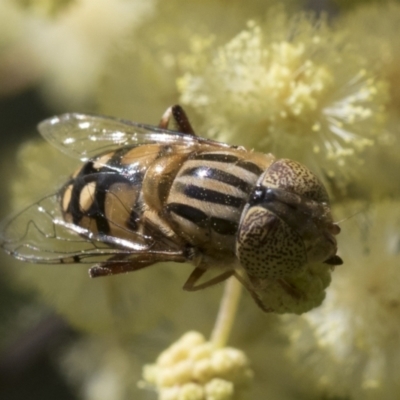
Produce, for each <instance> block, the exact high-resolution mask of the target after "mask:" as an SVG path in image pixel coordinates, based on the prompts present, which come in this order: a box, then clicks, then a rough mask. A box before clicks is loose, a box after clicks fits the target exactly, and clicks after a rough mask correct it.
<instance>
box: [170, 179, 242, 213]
mask: <svg viewBox="0 0 400 400" xmlns="http://www.w3.org/2000/svg"><path fill="white" fill-rule="evenodd" d="M177 189H178V190H179V191H180V192H181V193H183V194H184V195H185V196H187V197H188V198H189V199H195V200H200V201H207V202H209V203H213V204H223V205H225V206H231V207H236V208H239V207H242V206H243V204H244V200H243V199H242V198H240V197H236V196H232V195H230V194H225V193H221V192H218V191H216V190H212V189H206V188H203V187H200V186H197V185H191V184H189V185H188V184H182V183H178V184H177Z"/></svg>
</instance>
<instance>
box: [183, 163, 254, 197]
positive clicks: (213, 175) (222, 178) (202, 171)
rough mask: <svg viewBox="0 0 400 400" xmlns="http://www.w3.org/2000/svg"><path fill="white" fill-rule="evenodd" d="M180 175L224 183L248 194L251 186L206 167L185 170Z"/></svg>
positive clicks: (232, 176)
mask: <svg viewBox="0 0 400 400" xmlns="http://www.w3.org/2000/svg"><path fill="white" fill-rule="evenodd" d="M182 175H184V176H185V175H190V176H195V177H197V178H208V179H213V180H216V181H218V182H222V183H226V184H227V185H230V186H233V187H235V188H238V189H239V190H241V191H242V192H245V193H249V192H250V189H251V188H252V186H253V185H250V184H249V183H248V182H246V181H244V180H243V179H241V178H238V177H237V176H236V175H233V174H230V173H229V172H225V171H223V170H220V169H218V168H210V167H206V166H200V167H193V168H188V169H185V170H184V171H183V172H182Z"/></svg>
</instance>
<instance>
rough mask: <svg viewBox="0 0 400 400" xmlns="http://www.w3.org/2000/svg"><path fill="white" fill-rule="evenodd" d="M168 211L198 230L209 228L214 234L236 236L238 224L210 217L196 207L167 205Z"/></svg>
mask: <svg viewBox="0 0 400 400" xmlns="http://www.w3.org/2000/svg"><path fill="white" fill-rule="evenodd" d="M168 211H170V212H172V213H174V214H176V215H178V216H179V217H182V218H184V219H186V220H188V221H190V222H192V223H193V224H195V225H197V226H198V227H200V228H207V227H210V228H211V229H212V230H213V231H214V232H216V233H219V234H220V235H230V236H234V235H236V232H237V229H238V224H237V223H236V222H233V221H229V220H227V219H223V218H218V217H212V216H211V217H210V216H208V215H207V214H206V213H204V212H203V211H201V210H199V209H198V208H196V207H192V206H189V205H187V204H181V203H171V204H169V205H168Z"/></svg>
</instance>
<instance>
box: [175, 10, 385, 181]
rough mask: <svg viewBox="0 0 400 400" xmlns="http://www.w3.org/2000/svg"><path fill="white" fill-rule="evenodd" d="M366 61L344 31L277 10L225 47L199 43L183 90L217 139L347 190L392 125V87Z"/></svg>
mask: <svg viewBox="0 0 400 400" xmlns="http://www.w3.org/2000/svg"><path fill="white" fill-rule="evenodd" d="M365 62H366V60H365V58H364V57H363V56H362V55H361V54H358V53H356V51H355V46H354V44H352V43H351V42H348V35H347V34H346V32H345V31H343V32H342V31H335V30H333V29H332V28H330V27H329V26H328V24H327V23H326V21H324V20H323V19H322V20H318V21H316V20H315V19H314V18H313V17H311V16H309V15H307V14H300V15H297V16H296V18H290V17H288V16H287V15H286V14H285V13H283V12H281V11H279V10H274V11H271V12H270V13H269V15H268V17H267V20H266V21H263V23H255V22H251V23H249V25H248V28H247V29H246V30H244V31H242V32H240V33H239V34H238V35H236V36H235V37H234V38H233V39H231V41H229V42H228V43H226V44H225V45H223V46H215V44H214V41H213V38H212V37H206V38H199V37H195V38H194V39H193V45H192V52H191V53H189V54H186V55H183V56H182V57H181V63H182V65H183V70H184V71H186V72H185V73H184V74H183V76H182V77H181V78H179V79H178V82H177V84H178V88H179V91H180V93H181V102H182V103H183V104H185V105H187V106H189V107H190V108H191V109H194V110H195V111H197V112H198V113H199V114H200V115H201V116H202V121H203V129H204V130H205V131H206V132H208V134H209V135H210V136H212V137H217V138H218V139H221V140H224V141H229V142H231V143H240V144H242V145H244V146H247V147H248V148H255V149H257V150H262V151H271V152H272V153H274V154H275V155H277V156H285V157H289V158H294V159H297V160H299V161H301V162H303V163H305V164H306V165H308V166H309V167H310V168H312V169H313V170H314V171H316V172H317V173H319V175H320V176H321V177H329V178H330V179H331V180H334V184H335V186H336V187H344V186H346V185H347V184H348V183H349V182H350V181H351V179H354V172H355V171H354V167H357V168H360V165H362V164H363V160H362V155H360V153H362V150H364V149H365V147H368V146H372V145H374V144H376V142H377V141H376V139H377V138H378V136H379V134H380V132H381V131H382V129H383V128H384V123H385V121H386V118H387V117H386V112H385V104H386V102H387V98H388V91H387V85H386V84H385V82H384V81H382V80H380V79H378V77H376V76H375V75H374V72H373V71H369V70H367V69H366V68H365Z"/></svg>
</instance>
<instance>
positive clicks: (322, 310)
mask: <svg viewBox="0 0 400 400" xmlns="http://www.w3.org/2000/svg"><path fill="white" fill-rule="evenodd" d="M399 27H400V3H399V2H397V1H380V0H379V1H378V0H376V1H374V0H369V1H367V0H351V1H344V0H320V1H318V0H314V1H311V0H310V1H307V0H284V1H278V0H276V1H274V0H271V1H269V0H267V1H266V0H247V1H242V0H233V1H226V0H216V1H210V0H203V1H198V0H193V1H190V2H187V1H186V2H185V1H183V0H171V1H168V2H166V1H161V0H111V1H107V0H58V1H57V0H38V1H34V0H0V135H1V145H0V151H1V157H0V168H1V177H2V179H1V190H0V217H1V219H4V218H6V217H7V216H9V215H10V214H12V213H13V212H16V211H17V210H18V209H21V207H23V206H24V205H28V204H30V203H32V202H33V201H35V200H37V199H39V198H41V197H43V196H45V195H46V194H48V193H53V192H55V191H56V190H57V188H58V187H59V186H60V185H62V184H63V182H64V181H65V179H66V178H67V177H68V175H69V174H70V173H71V171H73V170H74V168H76V167H77V165H78V164H79V163H77V162H76V160H70V159H68V158H67V157H66V156H64V155H61V154H59V153H58V152H57V151H56V150H55V149H52V148H51V147H50V146H49V145H48V144H46V143H44V140H43V139H41V138H40V137H39V134H38V132H37V131H36V125H37V124H38V123H39V122H40V121H41V120H43V119H45V118H47V117H50V116H52V115H56V114H61V113H64V112H73V111H76V112H82V113H85V112H91V113H98V114H105V115H113V116H117V117H121V118H127V119H131V120H134V121H137V122H144V123H148V124H157V123H158V121H159V118H160V117H161V115H162V113H163V112H164V111H165V109H166V108H167V107H168V106H170V105H172V104H176V103H180V104H183V105H184V106H185V108H186V109H187V111H188V114H189V116H190V118H191V120H193V124H194V126H195V130H196V131H197V132H198V133H200V134H201V135H204V136H208V137H213V138H217V139H219V140H222V141H226V142H230V143H232V144H241V145H245V146H247V147H248V148H254V149H255V150H258V151H263V152H273V153H274V154H276V155H277V156H279V157H288V158H293V159H296V160H298V161H301V162H303V163H304V164H306V165H307V166H308V167H310V168H311V169H312V170H313V171H315V172H316V173H317V174H318V176H319V177H320V178H321V179H322V180H323V182H324V183H325V185H326V186H327V188H328V191H329V193H330V195H331V197H332V199H333V200H332V204H333V209H334V212H335V218H336V220H342V219H343V220H345V221H344V222H343V223H342V224H341V226H342V230H343V233H342V236H341V238H340V239H341V240H340V241H339V254H340V255H341V257H342V258H343V259H344V260H345V264H344V266H343V267H339V268H337V270H336V271H334V272H333V274H332V279H333V283H332V284H331V286H330V287H329V288H328V291H327V299H326V300H325V302H324V304H323V306H321V307H319V308H317V309H316V310H315V312H314V310H313V311H312V312H310V313H307V314H304V315H303V316H290V315H289V316H278V315H265V314H263V313H262V312H261V311H260V310H259V309H257V307H256V306H255V305H254V304H253V302H252V300H251V299H250V298H249V297H250V296H248V295H247V294H245V295H244V296H243V299H242V302H241V305H240V308H239V312H238V316H237V321H236V325H235V328H234V330H233V333H232V339H231V342H232V345H235V346H236V347H240V348H241V349H242V350H243V351H245V352H246V354H247V356H248V357H249V359H250V360H251V362H252V365H253V369H254V371H255V379H254V385H253V388H252V391H250V392H249V393H248V397H246V398H248V399H274V400H275V399H321V400H322V399H400V387H399V383H398V382H400V376H399V372H398V371H399V365H400V350H399V349H400V337H399V335H400V334H399V332H400V285H397V284H399V283H400V270H399V268H400V263H399V259H400V256H399V253H400V233H399V231H400V228H399V227H400V203H399V202H398V201H399V192H400V191H399V188H400V184H399V182H400V180H399V172H398V171H400V169H399V167H400V158H399V150H400V145H399V142H400V140H399V137H400V131H399V127H400V124H399V122H400V120H399V117H400V114H399V105H400V97H399V93H400V63H399V62H398V61H400V60H399V57H400V55H399V54H400V48H399V47H400V41H399V40H398V38H399V37H400V36H399V34H400V30H399V29H400V28H399ZM346 230H347V233H346ZM0 265H1V268H0V398H1V399H6V400H22V399H27V398H29V399H40V400H46V399H55V398H57V399H60V400H61V399H69V400H72V399H85V400H86V399H87V400H103V399H104V400H105V399H113V400H125V399H135V400H136V399H156V398H157V395H156V393H155V390H154V389H153V388H151V387H147V388H146V389H140V388H138V386H137V382H138V381H139V380H140V379H141V368H142V366H143V365H144V364H147V363H151V362H153V361H154V360H155V358H156V357H157V355H158V354H159V353H160V352H161V351H162V350H163V349H164V348H166V347H167V346H168V345H169V344H170V343H172V342H173V341H174V340H176V339H177V338H178V337H179V336H181V335H182V334H183V333H184V332H186V331H188V330H198V331H200V332H202V333H203V334H204V335H205V336H208V335H209V332H210V331H211V329H212V326H213V322H214V319H215V315H216V313H217V310H218V302H219V299H220V297H221V293H222V288H221V287H220V286H218V287H213V288H210V289H209V290H206V291H202V292H198V293H190V294H188V293H184V292H183V291H182V290H181V286H182V284H183V283H184V281H185V279H186V278H187V276H188V274H189V273H190V267H186V266H181V265H179V266H176V265H168V264H165V265H161V266H157V267H154V268H151V269H148V270H144V271H140V272H138V273H135V274H128V275H126V276H116V277H111V278H107V279H100V282H98V280H90V279H89V277H88V274H87V270H86V267H85V266H62V267H59V266H54V267H53V266H41V265H25V264H23V263H21V262H18V261H16V260H14V259H13V258H12V257H10V256H7V255H5V254H0ZM194 316H195V317H194Z"/></svg>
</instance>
